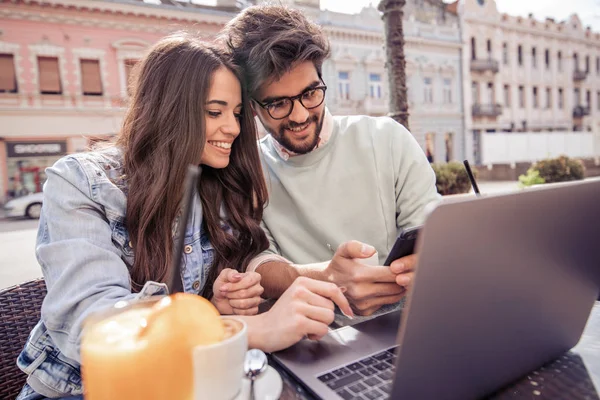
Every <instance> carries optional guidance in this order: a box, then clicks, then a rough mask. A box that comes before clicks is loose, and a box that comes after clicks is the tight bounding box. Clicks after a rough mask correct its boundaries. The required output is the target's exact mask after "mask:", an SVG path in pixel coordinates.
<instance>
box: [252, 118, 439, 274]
mask: <svg viewBox="0 0 600 400" xmlns="http://www.w3.org/2000/svg"><path fill="white" fill-rule="evenodd" d="M273 142H274V139H273V138H272V136H271V135H267V136H266V137H265V138H263V139H262V140H261V141H260V149H261V157H262V162H263V169H264V172H265V176H266V179H267V182H268V188H269V192H270V197H269V202H268V204H267V206H266V208H265V211H264V216H263V228H264V229H265V232H266V233H267V236H268V238H269V241H270V243H271V246H270V248H269V249H268V250H267V251H266V252H265V253H264V254H268V253H275V254H279V255H281V256H283V257H285V258H287V259H288V260H290V261H292V262H294V263H297V264H308V263H314V262H320V261H325V260H330V259H331V256H332V251H331V250H330V249H329V247H328V244H330V245H331V247H332V248H333V249H334V250H335V249H336V248H337V246H339V245H340V244H341V243H342V242H345V241H348V240H352V239H354V240H359V241H361V242H365V243H368V244H370V245H372V246H374V247H375V248H376V249H377V251H378V253H379V262H380V265H381V264H382V263H383V262H384V261H385V259H386V257H387V255H388V253H389V251H390V249H391V247H392V246H393V244H394V241H395V240H396V237H397V235H398V233H399V231H400V229H401V228H405V227H410V226H414V225H418V224H422V223H423V222H424V219H425V208H426V206H427V205H428V204H429V203H431V202H435V201H438V200H439V195H438V194H437V191H436V188H435V174H434V172H433V170H432V169H431V167H430V165H429V163H428V161H427V159H426V157H425V155H424V153H423V151H422V150H421V148H420V147H419V145H418V144H417V142H416V140H415V139H414V138H413V136H412V135H411V134H410V132H408V131H407V130H406V129H405V128H404V127H403V126H401V125H400V124H398V123H396V122H395V121H394V120H392V119H391V118H387V117H367V116H349V117H334V118H333V132H332V135H331V137H330V139H329V141H327V143H325V144H324V145H323V146H321V147H319V148H317V149H315V150H313V151H312V152H310V153H308V154H304V155H296V156H292V157H290V158H289V159H288V160H284V159H283V158H281V157H280V155H279V154H278V153H277V151H276V150H275V147H274V145H273Z"/></svg>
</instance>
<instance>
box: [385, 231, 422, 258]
mask: <svg viewBox="0 0 600 400" xmlns="http://www.w3.org/2000/svg"><path fill="white" fill-rule="evenodd" d="M421 227H422V225H417V226H413V227H412V228H407V229H403V230H402V232H400V235H398V238H397V239H396V242H395V243H394V247H392V250H391V251H390V254H389V255H388V257H387V260H385V263H383V265H385V266H386V267H389V266H390V264H391V263H392V262H394V261H395V260H397V259H399V258H402V257H405V256H409V255H411V254H413V253H414V252H415V243H416V242H417V237H418V236H419V232H420V231H421Z"/></svg>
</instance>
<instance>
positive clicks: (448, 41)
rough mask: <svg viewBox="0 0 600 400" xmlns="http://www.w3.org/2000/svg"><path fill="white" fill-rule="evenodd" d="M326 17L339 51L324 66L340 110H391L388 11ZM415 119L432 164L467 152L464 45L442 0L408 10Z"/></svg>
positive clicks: (412, 1) (422, 1)
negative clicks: (383, 15)
mask: <svg viewBox="0 0 600 400" xmlns="http://www.w3.org/2000/svg"><path fill="white" fill-rule="evenodd" d="M318 21H319V22H320V24H321V25H322V26H323V27H324V29H325V31H326V32H327V34H328V35H329V38H330V40H331V45H332V56H331V59H330V60H329V61H327V62H326V63H325V65H324V67H323V69H324V71H323V73H324V79H325V80H326V82H327V84H328V85H329V88H330V89H329V90H328V105H329V107H330V109H331V111H332V112H333V113H334V114H367V115H386V114H387V113H388V112H389V92H388V91H389V87H388V78H387V73H386V66H385V62H386V60H385V49H384V39H385V34H384V27H383V22H382V20H381V14H380V13H379V12H378V11H377V10H376V9H375V8H374V7H366V8H364V9H363V10H362V11H361V12H360V13H359V14H353V15H349V14H342V13H334V12H330V11H323V12H321V13H320V14H319V19H318ZM403 22H404V35H405V39H406V45H405V54H406V59H407V63H406V68H407V70H406V75H407V87H408V97H409V113H410V118H409V124H410V130H411V132H412V134H413V135H414V136H415V138H416V139H417V141H418V142H419V144H420V145H421V147H422V148H423V150H424V151H425V152H426V153H427V156H428V158H429V159H430V161H434V162H445V161H449V160H454V159H462V158H463V157H464V154H465V141H464V131H465V128H464V127H465V121H464V119H465V115H464V112H463V96H462V86H463V85H462V79H461V76H462V75H461V71H462V68H461V50H462V42H461V36H460V30H459V20H458V16H457V15H456V13H452V12H448V11H447V10H446V8H445V7H444V6H443V4H442V2H441V1H437V0H409V1H407V4H406V6H405V8H404V21H403Z"/></svg>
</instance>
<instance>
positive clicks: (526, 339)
mask: <svg viewBox="0 0 600 400" xmlns="http://www.w3.org/2000/svg"><path fill="white" fill-rule="evenodd" d="M599 228H600V181H592V182H587V181H586V182H580V183H575V184H566V185H560V186H558V187H552V188H540V189H527V190H523V191H521V192H519V193H513V194H508V195H497V196H490V197H480V198H475V199H466V200H451V201H450V202H449V203H444V204H441V205H439V206H438V207H437V208H436V209H435V210H434V211H433V212H432V213H431V215H430V216H429V218H428V219H427V221H426V223H425V225H424V228H423V230H422V232H421V234H420V236H419V239H418V241H417V251H418V253H419V254H420V256H419V261H418V265H417V272H416V276H415V281H414V284H413V287H412V290H411V291H410V292H409V295H408V298H407V303H406V306H405V307H404V310H403V311H401V312H400V311H398V312H394V313H389V314H385V315H381V316H378V317H376V318H374V319H371V320H368V321H365V322H361V323H359V324H356V325H354V326H347V327H343V328H340V329H337V330H334V331H330V332H329V334H327V335H326V336H325V337H324V338H323V339H322V340H320V341H318V342H316V341H309V340H303V341H301V342H299V343H298V344H296V345H294V346H292V347H290V348H289V349H286V350H284V351H280V352H277V353H274V354H273V360H274V361H275V362H276V363H278V364H279V365H280V366H281V367H283V368H284V369H285V370H287V372H289V373H290V374H292V375H293V376H295V377H296V378H297V379H298V380H299V381H300V382H302V384H303V385H304V386H305V387H306V388H307V389H308V390H309V391H310V392H311V393H312V394H313V395H315V396H317V397H319V398H321V399H326V400H330V399H331V400H338V399H378V398H392V399H410V400H412V399H438V400H444V399H460V400H464V399H475V398H480V397H482V396H485V395H488V394H490V393H492V392H494V391H495V390H498V389H499V388H501V387H503V386H505V385H506V384H508V383H510V382H513V381H514V380H516V379H518V378H520V377H522V376H524V375H526V374H527V373H529V372H531V371H533V370H535V369H537V368H538V367H540V366H542V365H544V364H546V363H547V362H549V361H551V360H553V359H555V358H556V357H558V356H560V355H562V354H564V353H565V352H566V351H568V350H569V349H571V348H572V347H573V346H574V345H575V344H576V343H577V342H578V341H579V338H580V336H581V334H582V332H583V329H584V327H585V324H586V321H587V318H588V316H589V314H590V311H591V309H592V306H593V304H594V301H595V300H596V299H597V298H598V290H599V283H600V276H599V275H600V268H599V264H600V242H598V237H599V232H598V231H599Z"/></svg>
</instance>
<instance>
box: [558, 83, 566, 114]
mask: <svg viewBox="0 0 600 400" xmlns="http://www.w3.org/2000/svg"><path fill="white" fill-rule="evenodd" d="M564 100H565V99H564V95H563V90H562V88H558V108H559V109H561V110H562V109H563V107H564Z"/></svg>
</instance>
